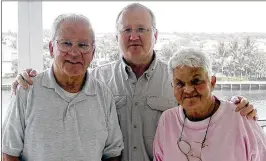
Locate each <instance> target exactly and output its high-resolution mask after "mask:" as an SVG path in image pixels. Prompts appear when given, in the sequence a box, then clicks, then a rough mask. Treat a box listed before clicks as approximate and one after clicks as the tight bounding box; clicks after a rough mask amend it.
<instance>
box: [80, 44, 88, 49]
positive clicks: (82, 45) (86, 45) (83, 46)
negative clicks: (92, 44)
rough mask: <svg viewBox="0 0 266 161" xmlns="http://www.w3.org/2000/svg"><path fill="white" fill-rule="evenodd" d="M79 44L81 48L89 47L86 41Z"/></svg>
mask: <svg viewBox="0 0 266 161" xmlns="http://www.w3.org/2000/svg"><path fill="white" fill-rule="evenodd" d="M78 46H79V47H80V48H88V47H89V45H88V44H86V43H79V44H78Z"/></svg>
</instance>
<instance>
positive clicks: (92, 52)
mask: <svg viewBox="0 0 266 161" xmlns="http://www.w3.org/2000/svg"><path fill="white" fill-rule="evenodd" d="M95 48H96V47H94V49H93V51H92V57H94V53H95Z"/></svg>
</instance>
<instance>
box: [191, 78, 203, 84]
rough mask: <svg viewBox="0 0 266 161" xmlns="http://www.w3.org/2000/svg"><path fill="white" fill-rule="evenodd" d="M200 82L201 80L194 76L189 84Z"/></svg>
mask: <svg viewBox="0 0 266 161" xmlns="http://www.w3.org/2000/svg"><path fill="white" fill-rule="evenodd" d="M200 83H201V81H200V80H199V79H198V78H194V79H192V80H191V84H193V85H199V84H200Z"/></svg>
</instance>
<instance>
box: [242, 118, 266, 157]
mask: <svg viewBox="0 0 266 161" xmlns="http://www.w3.org/2000/svg"><path fill="white" fill-rule="evenodd" d="M244 119H245V118H243V122H244V126H245V132H243V133H244V138H242V145H243V147H245V150H246V154H247V157H246V158H247V160H248V161H266V135H265V133H264V132H263V130H262V128H261V127H260V126H259V124H258V123H257V122H256V121H253V120H244Z"/></svg>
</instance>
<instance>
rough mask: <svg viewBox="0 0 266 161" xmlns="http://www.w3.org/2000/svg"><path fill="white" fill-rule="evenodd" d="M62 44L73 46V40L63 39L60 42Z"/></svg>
mask: <svg viewBox="0 0 266 161" xmlns="http://www.w3.org/2000/svg"><path fill="white" fill-rule="evenodd" d="M60 44H61V45H63V46H67V47H69V46H70V47H71V46H72V42H71V41H61V42H60Z"/></svg>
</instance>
